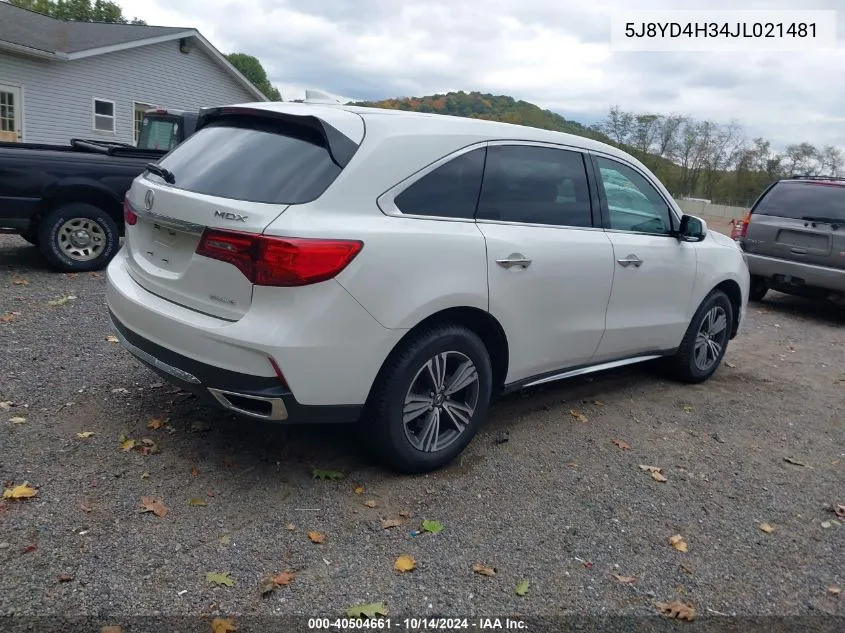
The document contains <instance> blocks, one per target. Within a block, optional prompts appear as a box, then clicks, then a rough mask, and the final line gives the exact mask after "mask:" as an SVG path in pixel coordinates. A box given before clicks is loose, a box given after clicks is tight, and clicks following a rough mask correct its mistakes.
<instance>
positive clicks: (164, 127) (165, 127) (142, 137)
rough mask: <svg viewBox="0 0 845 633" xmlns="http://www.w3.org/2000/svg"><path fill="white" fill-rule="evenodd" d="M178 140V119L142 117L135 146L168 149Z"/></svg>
mask: <svg viewBox="0 0 845 633" xmlns="http://www.w3.org/2000/svg"><path fill="white" fill-rule="evenodd" d="M178 142H179V119H177V118H172V117H171V118H162V117H160V118H153V117H144V119H143V120H142V121H141V133H140V134H139V135H138V145H137V147H139V148H141V149H161V150H165V151H167V150H170V149H171V148H173V147H175V146H176V144H177V143H178Z"/></svg>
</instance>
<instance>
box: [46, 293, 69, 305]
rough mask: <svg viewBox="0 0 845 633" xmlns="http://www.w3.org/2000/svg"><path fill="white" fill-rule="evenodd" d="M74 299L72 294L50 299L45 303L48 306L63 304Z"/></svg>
mask: <svg viewBox="0 0 845 633" xmlns="http://www.w3.org/2000/svg"><path fill="white" fill-rule="evenodd" d="M74 299H76V297H74V296H73V295H65V296H64V297H60V298H58V299H53V300H52V301H48V302H47V305H49V306H63V305H64V304H66V303H67V302H68V301H73V300H74Z"/></svg>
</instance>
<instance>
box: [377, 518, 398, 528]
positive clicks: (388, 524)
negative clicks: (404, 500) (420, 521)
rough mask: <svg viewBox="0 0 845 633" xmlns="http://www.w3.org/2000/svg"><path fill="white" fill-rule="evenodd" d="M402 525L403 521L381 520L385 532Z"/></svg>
mask: <svg viewBox="0 0 845 633" xmlns="http://www.w3.org/2000/svg"><path fill="white" fill-rule="evenodd" d="M400 525H402V519H382V520H381V528H382V529H383V530H389V529H390V528H395V527H399V526H400Z"/></svg>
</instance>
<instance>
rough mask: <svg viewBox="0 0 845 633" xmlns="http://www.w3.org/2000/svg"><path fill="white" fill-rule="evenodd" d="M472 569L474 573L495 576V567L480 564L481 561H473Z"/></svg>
mask: <svg viewBox="0 0 845 633" xmlns="http://www.w3.org/2000/svg"><path fill="white" fill-rule="evenodd" d="M472 571H474V572H475V573H476V574H480V575H482V576H495V575H496V568H495V567H487V566H486V565H482V564H481V563H475V564H474V565H473V566H472Z"/></svg>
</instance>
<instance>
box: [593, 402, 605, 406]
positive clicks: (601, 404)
mask: <svg viewBox="0 0 845 633" xmlns="http://www.w3.org/2000/svg"><path fill="white" fill-rule="evenodd" d="M593 405H594V406H596V407H603V406H604V402H602V401H601V400H593Z"/></svg>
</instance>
